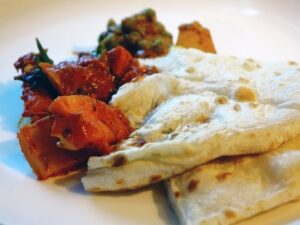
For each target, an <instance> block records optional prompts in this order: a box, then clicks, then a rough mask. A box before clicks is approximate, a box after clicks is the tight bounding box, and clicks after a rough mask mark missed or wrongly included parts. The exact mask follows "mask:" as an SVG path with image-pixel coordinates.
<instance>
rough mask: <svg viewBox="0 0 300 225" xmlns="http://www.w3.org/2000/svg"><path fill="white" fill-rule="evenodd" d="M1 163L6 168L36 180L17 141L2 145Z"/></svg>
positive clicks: (0, 148) (0, 147) (0, 145)
mask: <svg viewBox="0 0 300 225" xmlns="http://www.w3.org/2000/svg"><path fill="white" fill-rule="evenodd" d="M0 163H3V164H4V165H5V166H7V167H9V168H11V169H13V170H15V171H17V172H19V173H21V174H22V175H25V176H28V177H30V178H31V179H34V180H35V179H36V177H35V176H34V174H33V172H32V170H31V168H30V166H29V164H28V162H27V161H26V159H25V157H24V156H23V154H22V152H21V150H20V149H19V144H18V141H17V140H16V139H13V140H9V141H5V142H2V143H0Z"/></svg>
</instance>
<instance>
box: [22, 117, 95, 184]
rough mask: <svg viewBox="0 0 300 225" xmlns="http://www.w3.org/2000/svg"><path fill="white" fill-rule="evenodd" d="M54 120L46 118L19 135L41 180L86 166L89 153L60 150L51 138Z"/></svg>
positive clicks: (24, 129) (31, 164) (26, 128)
mask: <svg viewBox="0 0 300 225" xmlns="http://www.w3.org/2000/svg"><path fill="white" fill-rule="evenodd" d="M53 121H54V119H53V118H52V117H45V118H43V119H40V120H38V121H36V122H35V123H33V124H30V125H26V126H24V127H22V128H21V129H20V131H19V133H18V138H19V142H20V145H21V149H22V152H23V153H24V155H25V157H26V159H27V161H28V162H29V164H30V166H31V168H32V169H33V170H34V172H35V174H36V175H37V178H38V179H39V180H43V179H47V178H49V177H53V176H57V175H63V174H66V173H68V172H71V171H75V170H77V169H79V168H81V167H83V166H85V165H86V162H87V160H88V157H89V155H90V154H89V152H88V151H80V152H71V151H68V150H65V149H61V148H58V147H57V146H56V142H57V141H58V140H57V139H56V138H54V137H51V136H50V133H51V127H52V124H53Z"/></svg>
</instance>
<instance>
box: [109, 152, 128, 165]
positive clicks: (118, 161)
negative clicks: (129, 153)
mask: <svg viewBox="0 0 300 225" xmlns="http://www.w3.org/2000/svg"><path fill="white" fill-rule="evenodd" d="M126 162H127V158H126V156H125V155H121V154H119V155H116V156H115V157H114V158H113V159H112V167H117V166H122V165H124V164H125V163H126Z"/></svg>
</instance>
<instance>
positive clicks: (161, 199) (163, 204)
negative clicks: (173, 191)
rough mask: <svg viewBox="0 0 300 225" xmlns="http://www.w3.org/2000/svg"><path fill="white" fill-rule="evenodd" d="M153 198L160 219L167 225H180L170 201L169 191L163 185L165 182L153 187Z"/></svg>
mask: <svg viewBox="0 0 300 225" xmlns="http://www.w3.org/2000/svg"><path fill="white" fill-rule="evenodd" d="M153 186H154V188H153V190H152V197H153V200H154V202H155V203H156V204H155V205H156V206H157V211H158V215H159V217H160V218H161V219H162V220H163V221H165V222H166V224H172V225H180V223H179V221H178V219H177V216H176V214H175V212H174V210H173V208H172V207H171V204H170V202H169V201H168V195H167V191H166V189H165V187H164V185H163V182H160V183H158V184H155V185H153Z"/></svg>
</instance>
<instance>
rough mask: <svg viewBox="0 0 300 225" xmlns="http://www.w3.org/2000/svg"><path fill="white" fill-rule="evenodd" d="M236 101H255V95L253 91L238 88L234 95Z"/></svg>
mask: <svg viewBox="0 0 300 225" xmlns="http://www.w3.org/2000/svg"><path fill="white" fill-rule="evenodd" d="M234 97H235V99H236V100H238V101H240V102H248V101H249V102H251V101H255V100H256V98H257V97H256V93H255V91H254V90H253V89H251V88H249V87H245V86H240V87H239V88H238V89H237V90H236V91H235V94H234Z"/></svg>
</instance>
